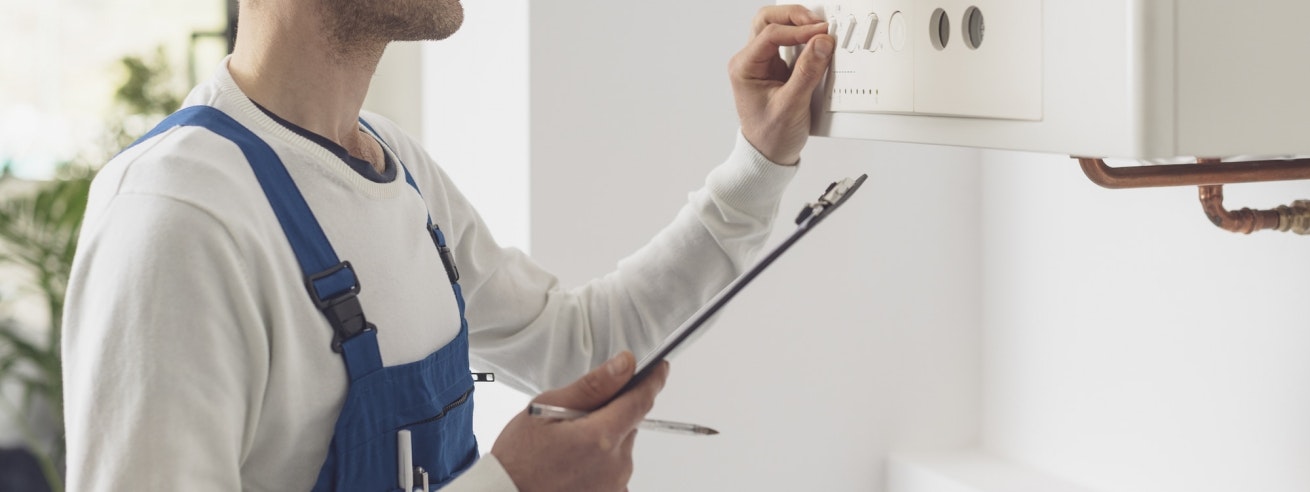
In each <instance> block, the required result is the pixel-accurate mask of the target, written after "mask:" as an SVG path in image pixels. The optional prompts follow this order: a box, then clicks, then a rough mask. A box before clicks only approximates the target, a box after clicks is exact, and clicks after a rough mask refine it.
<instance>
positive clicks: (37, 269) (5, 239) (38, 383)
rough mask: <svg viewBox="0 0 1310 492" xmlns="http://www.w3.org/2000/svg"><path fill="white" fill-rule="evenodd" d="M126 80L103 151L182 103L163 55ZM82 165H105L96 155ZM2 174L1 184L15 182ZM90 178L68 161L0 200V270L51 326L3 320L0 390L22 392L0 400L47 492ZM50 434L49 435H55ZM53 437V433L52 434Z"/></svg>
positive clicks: (60, 449) (59, 446)
mask: <svg viewBox="0 0 1310 492" xmlns="http://www.w3.org/2000/svg"><path fill="white" fill-rule="evenodd" d="M120 63H121V65H122V67H123V68H124V69H125V71H126V72H127V79H126V81H125V82H124V83H123V85H122V86H120V87H119V89H118V91H117V93H116V94H115V102H116V104H117V106H118V107H119V110H120V112H121V114H120V115H119V116H116V117H114V119H113V121H112V122H111V123H110V124H109V125H107V128H108V130H107V135H106V137H105V142H104V144H105V146H106V147H107V148H111V149H115V151H116V149H119V148H122V147H123V146H125V145H127V144H129V143H131V142H132V140H133V139H135V138H136V136H137V135H139V134H141V133H143V132H144V131H145V130H146V129H148V128H149V126H147V125H153V124H154V123H155V122H157V121H159V120H160V119H162V118H163V117H164V116H165V115H167V114H168V113H171V112H172V111H174V110H176V109H177V108H178V106H179V105H180V104H181V98H180V97H178V96H177V95H176V94H175V93H174V92H172V91H169V90H167V89H164V88H163V87H168V86H171V84H170V83H169V82H170V79H171V75H170V74H169V70H168V64H167V62H166V60H165V58H164V56H163V51H162V50H160V51H159V52H157V53H156V55H155V56H154V57H153V58H151V59H146V58H142V57H136V56H128V57H124V58H123V59H122V60H121V62H120ZM86 160H87V161H92V162H102V161H103V159H102V158H101V157H98V156H96V157H88V158H86ZM5 164H6V165H5V166H4V171H0V185H2V184H3V181H4V180H8V179H14V178H12V176H10V175H9V174H8V173H7V168H8V165H7V164H8V163H5ZM93 177H94V172H93V171H92V166H87V165H76V164H68V165H65V166H63V167H62V168H61V169H60V173H59V176H58V179H55V180H53V181H50V182H46V183H41V184H40V185H39V186H37V187H36V189H35V190H34V191H31V192H30V193H17V194H14V195H13V196H4V197H0V265H6V264H8V265H13V266H17V267H19V268H21V269H23V270H25V271H26V272H27V273H28V274H29V275H30V278H31V279H32V281H31V282H30V284H31V285H30V286H29V287H31V288H30V289H29V290H30V291H32V293H35V294H37V295H39V296H41V298H42V299H43V300H44V302H45V307H46V309H47V311H48V314H49V320H50V325H49V326H48V327H46V329H45V330H44V331H43V332H42V335H41V336H37V337H35V338H37V339H32V337H30V336H29V335H26V334H24V331H23V330H21V329H20V326H18V324H17V323H16V322H15V321H14V320H12V319H0V385H5V384H17V385H18V386H19V387H21V389H22V394H21V397H20V398H19V399H18V401H17V402H14V401H9V400H0V403H3V404H4V405H5V406H7V407H8V408H4V407H0V409H3V410H7V411H8V412H7V413H9V414H10V415H12V416H13V417H14V419H15V420H17V421H18V424H19V425H20V426H21V428H22V431H23V436H24V439H25V440H26V444H27V446H28V448H29V450H30V451H32V452H33V453H34V454H35V455H36V456H37V459H38V461H39V462H40V463H41V468H42V472H43V473H44V475H45V477H46V481H47V482H49V484H50V487H51V489H52V490H54V491H56V492H61V491H62V490H63V473H62V468H63V462H64V450H65V447H64V446H65V445H64V425H63V416H64V411H63V374H62V365H61V363H60V358H59V347H60V336H61V334H62V332H63V330H62V328H63V312H64V292H65V290H66V288H67V284H68V277H69V274H70V273H71V270H72V264H73V254H74V252H75V251H76V249H77V238H78V234H79V232H80V230H81V226H82V216H83V213H84V212H85V210H86V204H87V195H88V193H89V191H90V186H91V180H92V178H93ZM52 431H53V432H52ZM51 434H53V435H51Z"/></svg>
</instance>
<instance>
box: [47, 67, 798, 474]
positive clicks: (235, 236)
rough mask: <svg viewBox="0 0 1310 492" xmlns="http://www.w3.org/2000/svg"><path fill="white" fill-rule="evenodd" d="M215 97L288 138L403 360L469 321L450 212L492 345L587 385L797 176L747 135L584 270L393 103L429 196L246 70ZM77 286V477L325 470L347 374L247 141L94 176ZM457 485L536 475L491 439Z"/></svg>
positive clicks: (511, 359) (722, 279)
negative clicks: (453, 278)
mask: <svg viewBox="0 0 1310 492" xmlns="http://www.w3.org/2000/svg"><path fill="white" fill-rule="evenodd" d="M198 104H206V105H210V106H214V107H216V108H218V109H220V110H222V111H223V112H225V113H227V114H228V115H230V116H232V117H233V118H235V119H236V120H237V121H238V122H240V123H241V124H242V125H244V126H245V127H246V128H249V129H250V130H252V131H253V132H255V133H256V134H257V135H259V136H260V137H261V138H263V139H264V141H265V142H267V143H268V144H269V145H270V146H272V148H273V149H274V150H275V151H276V152H277V154H278V155H279V156H280V158H281V159H282V161H283V163H284V165H285V166H286V167H287V169H288V171H289V172H290V174H291V176H292V177H293V179H294V180H295V182H296V184H297V186H298V187H299V188H300V190H301V193H302V194H303V195H304V196H305V199H306V201H307V202H308V203H309V205H310V207H311V208H312V209H313V211H314V214H315V215H316V217H317V218H318V221H319V222H320V224H322V226H323V229H324V231H325V232H326V234H327V236H328V238H329V239H330V240H331V242H332V246H333V247H334V248H335V250H336V252H337V254H338V256H339V257H341V259H343V260H349V261H350V262H351V263H352V264H353V265H354V267H355V271H356V273H357V275H358V276H359V278H360V283H361V286H362V292H361V294H360V298H361V301H362V303H363V306H364V311H365V313H366V314H367V316H368V318H369V320H370V321H372V322H373V323H375V324H376V325H377V326H378V341H379V345H380V347H381V351H382V358H383V362H384V363H385V364H386V365H394V364H401V363H406V362H410V361H414V360H418V359H421V358H423V357H424V356H426V355H427V354H429V353H431V352H432V351H434V350H436V349H437V348H439V347H441V346H442V345H444V344H446V343H447V342H448V341H450V340H451V339H452V338H453V337H454V336H455V334H456V333H457V332H458V330H459V314H458V310H457V308H456V305H455V300H454V298H453V296H452V294H451V288H450V284H449V283H448V281H447V280H446V274H445V273H444V271H443V270H442V266H441V261H440V259H439V257H438V256H437V253H436V251H435V249H434V248H433V245H432V241H431V239H430V237H429V236H428V235H427V233H426V231H425V230H424V227H423V226H424V224H425V219H426V213H427V212H428V211H430V212H431V214H432V219H433V221H435V222H436V223H437V224H439V225H440V226H441V227H442V230H443V231H446V233H447V237H448V238H449V241H450V243H451V248H452V250H453V251H454V253H455V257H456V259H457V261H458V265H459V269H460V272H461V274H462V279H461V284H462V285H463V288H464V293H465V296H466V299H467V301H468V320H469V324H470V342H471V344H472V351H473V357H474V359H475V360H476V361H477V363H478V365H479V366H480V367H486V368H490V369H491V370H494V371H495V372H496V373H497V377H498V379H499V380H500V381H502V382H505V383H508V384H510V385H512V386H514V387H516V388H519V389H521V390H524V391H528V392H531V393H535V392H539V391H541V390H543V389H548V388H551V387H557V386H560V385H564V384H567V383H569V382H571V381H573V380H574V379H575V378H577V377H578V376H580V375H581V374H583V373H584V372H586V371H587V370H588V369H589V368H591V367H593V366H595V365H596V364H598V363H600V362H602V361H604V360H605V359H607V358H608V357H610V356H611V355H612V354H614V353H617V352H618V351H621V350H625V349H626V350H632V351H634V352H635V353H636V354H638V355H640V354H642V353H645V352H646V351H647V350H649V349H650V348H652V347H653V346H654V344H656V343H657V342H658V341H659V340H660V339H661V338H662V336H663V334H664V333H665V332H667V331H668V330H671V329H673V328H675V327H677V325H678V324H680V323H681V322H682V321H683V320H684V319H685V318H686V317H687V316H689V315H690V314H691V313H692V312H693V311H695V310H696V308H697V307H699V306H700V304H701V303H702V302H703V301H705V300H706V299H708V298H709V297H710V296H712V295H713V294H714V293H715V292H717V291H718V289H719V288H720V287H722V286H723V285H724V284H726V283H727V282H728V281H730V280H731V279H732V278H733V277H735V276H736V275H737V274H738V273H739V272H740V271H742V270H743V269H744V267H746V266H748V262H749V261H750V260H751V259H752V258H753V257H754V255H755V253H756V252H757V251H758V250H759V248H760V246H761V244H762V242H763V241H764V239H765V238H766V236H767V235H768V229H769V224H771V223H772V220H773V217H774V214H775V212H776V210H777V202H778V199H779V197H780V195H781V192H782V190H783V188H784V187H785V186H786V183H787V182H789V180H790V178H791V176H792V175H793V174H794V173H795V170H794V168H789V167H782V166H777V165H774V164H772V163H770V162H768V160H767V159H765V158H764V157H763V156H761V155H760V154H759V153H758V152H757V151H756V150H755V149H754V148H752V147H751V146H750V144H749V143H747V142H746V141H745V139H744V138H741V137H740V136H738V139H737V144H736V148H735V149H734V150H733V152H732V154H731V155H730V156H729V157H728V159H727V161H726V162H725V163H723V164H722V165H720V166H719V167H717V168H716V169H715V170H714V171H712V172H711V173H710V175H709V177H708V179H707V180H706V184H705V187H704V188H702V189H700V190H698V191H696V192H693V193H692V194H691V195H690V198H689V200H688V203H687V204H686V206H684V207H683V208H682V210H681V211H680V212H679V213H678V214H677V216H676V218H674V219H673V222H672V223H671V224H670V225H668V226H667V227H666V228H665V229H664V230H663V231H660V232H659V233H658V234H657V235H656V236H655V237H654V238H653V239H652V240H651V241H650V243H649V244H647V245H646V246H645V247H643V248H641V249H640V250H639V251H637V252H636V253H634V254H633V255H631V256H630V257H628V258H626V259H624V260H622V261H621V262H620V263H619V264H618V267H617V268H616V270H615V271H614V272H613V273H610V274H608V275H606V276H605V277H603V278H599V279H596V280H594V281H592V282H590V283H587V284H586V285H583V286H581V287H577V288H573V289H566V288H563V287H561V286H560V285H558V282H557V280H556V279H555V277H554V276H552V275H551V274H549V273H547V272H545V271H543V270H542V269H541V268H540V267H538V266H537V265H536V264H535V263H534V262H533V261H532V260H531V259H530V258H528V257H527V256H525V255H524V254H523V253H522V252H520V251H518V250H515V249H507V248H502V247H500V246H499V245H497V244H496V241H495V240H494V239H493V238H492V235H491V232H490V231H488V230H487V228H486V226H485V224H484V223H483V222H482V220H481V218H480V217H479V216H478V214H477V213H476V212H475V211H474V210H473V208H472V207H471V206H470V205H469V203H468V201H467V200H466V199H465V198H464V197H463V196H462V195H460V193H459V191H458V190H457V189H455V187H454V185H453V184H452V183H451V182H450V180H449V179H448V177H447V176H446V175H445V174H444V173H443V172H442V170H441V169H440V168H439V167H438V166H437V165H436V164H435V163H434V162H433V160H432V159H431V158H430V157H429V156H428V155H427V154H426V153H425V152H424V151H423V150H422V149H421V148H420V146H419V145H418V143H417V142H415V141H414V140H412V139H410V138H409V137H407V136H405V135H403V134H402V133H401V131H400V130H399V129H397V128H396V127H395V125H393V124H392V123H390V122H388V121H386V120H385V119H382V118H380V117H377V116H375V115H365V119H366V120H367V121H369V123H370V124H372V125H373V127H374V128H376V129H377V131H378V132H379V133H380V134H381V136H382V138H383V140H384V141H385V142H386V143H387V144H389V145H390V146H391V148H392V149H394V151H395V154H394V155H392V158H393V159H398V160H399V161H401V162H403V163H404V164H405V165H406V166H407V167H408V169H409V170H410V172H411V173H413V175H414V178H415V180H416V181H417V183H418V185H419V188H420V189H421V190H422V191H423V197H422V198H420V197H419V196H418V194H416V193H415V192H414V190H413V189H412V188H410V187H409V186H408V185H407V184H406V183H405V181H404V179H403V177H401V178H398V179H396V180H394V181H392V182H388V183H376V182H373V181H369V180H367V179H364V178H363V177H362V176H360V175H359V174H358V173H357V172H355V171H354V170H353V169H351V168H350V167H349V166H347V165H346V164H345V163H344V162H343V161H341V160H340V159H339V158H337V157H335V156H334V155H333V154H331V153H330V152H328V151H327V150H326V149H324V148H323V147H321V146H319V145H317V144H315V143H313V142H311V141H309V140H307V139H305V138H303V137H301V136H299V135H297V134H295V133H293V132H291V131H289V130H288V129H286V128H285V127H283V126H281V125H279V124H278V123H276V122H275V121H273V120H271V119H270V118H269V117H268V116H266V115H265V114H263V113H262V112H261V111H260V110H259V109H258V108H257V107H256V106H254V105H253V104H252V103H251V101H250V100H249V99H248V98H247V97H246V96H245V95H244V94H243V93H242V92H241V91H240V89H239V88H238V87H237V86H236V84H235V83H234V82H233V81H232V78H231V76H230V75H229V73H228V72H227V71H226V67H223V69H220V70H219V73H218V74H217V75H216V76H215V78H214V79H213V80H211V81H209V82H207V83H205V84H203V85H201V86H200V87H198V88H196V89H195V90H194V91H193V92H192V93H191V95H190V96H189V97H188V98H187V100H186V105H198ZM619 158H621V156H619ZM402 176H403V174H402ZM424 202H426V203H424ZM425 205H426V207H425ZM597 232H598V233H602V231H597ZM67 299H68V303H67V309H66V311H65V321H66V332H65V336H64V340H63V357H64V364H65V367H64V379H65V385H64V392H65V398H66V403H65V405H66V407H65V418H66V421H67V431H68V489H69V490H76V491H79V492H90V491H110V490H113V491H119V490H134V491H135V490H139V491H151V490H186V491H189V492H197V491H211V490H212V491H235V490H252V491H263V490H267V491H289V490H307V489H309V488H310V487H311V486H312V485H313V483H314V480H315V478H316V477H317V473H318V470H319V467H320V466H321V465H322V463H323V459H324V456H325V455H326V453H327V449H328V443H329V441H330V439H331V437H332V435H331V434H332V428H333V423H334V422H335V420H336V418H337V413H338V411H339V410H340V408H341V405H342V401H343V399H344V396H345V394H346V387H347V378H346V372H345V368H344V365H343V363H342V359H341V356H340V355H339V354H336V353H334V352H332V350H331V349H330V342H331V338H332V331H331V329H330V328H329V327H328V324H327V322H326V321H325V320H324V319H323V316H322V315H321V314H320V313H319V312H318V311H317V310H316V309H315V308H314V306H313V305H312V304H311V303H310V301H309V299H308V296H307V294H306V292H305V288H304V286H303V282H302V280H301V272H300V268H299V266H298V264H297V262H296V259H295V257H294V256H293V255H292V252H291V248H290V246H289V245H288V243H287V241H286V239H285V236H284V235H283V232H282V229H281V227H280V226H279V225H278V222H277V220H276V218H275V217H274V215H273V213H272V209H271V208H270V207H269V204H268V201H267V199H266V198H265V197H264V194H263V192H262V191H261V188H260V187H259V185H258V183H257V182H256V180H255V178H254V175H253V174H252V173H251V170H250V167H249V165H247V163H246V162H245V159H244V158H243V156H242V155H241V153H240V152H239V151H238V149H237V147H236V146H235V145H234V144H232V143H231V142H229V141H227V140H225V139H223V138H222V137H219V136H217V135H215V134H213V133H210V132H209V131H207V130H204V129H201V128H195V127H190V128H175V129H172V130H169V131H167V132H164V133H163V134H161V135H159V136H157V137H155V138H152V139H150V140H149V141H146V142H143V143H141V144H140V145H137V146H136V147H133V148H132V149H130V150H128V151H127V152H124V153H123V154H121V155H119V156H117V157H116V158H114V159H113V160H112V161H111V162H110V163H109V164H108V165H107V166H106V167H105V168H104V169H103V170H102V171H101V172H100V174H99V176H98V177H97V178H96V181H95V184H94V185H93V187H92V193H91V200H90V205H89V207H88V209H87V215H86V222H85V225H84V226H83V231H82V237H81V243H80V246H79V250H78V254H77V259H76V261H75V264H74V267H73V274H72V278H71V280H70V284H69V290H68V298H67ZM448 490H514V484H513V483H512V482H511V481H510V480H509V477H508V476H507V475H506V473H505V471H504V470H503V469H502V468H501V466H500V465H499V464H498V463H497V462H496V460H495V459H494V458H492V457H490V456H487V457H484V459H483V460H481V461H480V462H479V463H478V464H477V465H475V466H474V468H473V469H471V470H470V471H469V472H467V473H466V474H465V475H463V476H462V477H461V478H460V479H459V480H457V481H456V482H455V483H454V484H453V485H452V486H451V487H449V488H448Z"/></svg>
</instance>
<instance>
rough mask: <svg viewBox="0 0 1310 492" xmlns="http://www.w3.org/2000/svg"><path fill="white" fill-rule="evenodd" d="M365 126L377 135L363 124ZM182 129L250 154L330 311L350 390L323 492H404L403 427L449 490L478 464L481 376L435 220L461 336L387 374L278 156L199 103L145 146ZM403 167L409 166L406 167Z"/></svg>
mask: <svg viewBox="0 0 1310 492" xmlns="http://www.w3.org/2000/svg"><path fill="white" fill-rule="evenodd" d="M360 122H361V123H363V124H364V126H365V127H368V129H369V130H370V131H373V129H372V128H371V127H369V126H368V124H367V123H365V122H364V121H363V120H360ZM177 126H199V127H203V128H206V129H208V130H209V131H212V132H214V133H216V134H218V135H219V136H222V137H223V138H226V139H228V140H231V141H232V142H233V143H235V144H237V146H238V147H239V148H240V149H241V152H242V153H243V154H244V155H245V158H246V161H247V162H248V163H249V164H250V167H251V169H252V170H253V171H254V173H255V177H256V178H258V180H259V184H260V186H261V187H262V188H263V190H264V195H265V196H266V197H267V198H268V201H269V204H270V205H272V207H273V212H274V214H275V215H276V216H277V219H278V222H279V223H280V224H281V226H282V230H283V232H284V233H285V234H286V237H287V240H288V241H289V242H290V243H291V249H292V250H293V251H294V253H295V255H296V260H297V261H298V262H299V263H300V268H301V271H302V272H303V273H304V278H305V286H306V288H307V290H308V291H309V297H310V301H312V302H313V303H314V305H315V306H317V307H318V308H319V310H320V311H322V312H323V314H324V316H325V317H326V318H327V319H328V323H329V324H330V325H331V326H332V329H333V331H334V338H333V343H332V347H331V350H335V351H337V352H339V353H341V355H342V358H343V359H344V362H345V366H346V372H347V374H348V375H349V377H350V386H349V390H348V391H347V393H346V399H345V403H344V405H343V406H342V408H341V414H340V415H339V416H338V417H337V422H336V427H335V430H334V433H333V435H332V443H331V445H330V447H329V449H328V453H327V457H326V459H325V460H324V462H323V467H322V469H321V470H319V473H318V481H317V483H315V485H314V489H313V490H315V491H350V492H356V491H358V492H384V491H395V490H400V489H401V485H400V483H399V477H398V470H397V468H398V467H399V462H398V455H397V449H396V446H397V437H396V433H397V431H399V430H402V429H407V430H409V431H410V432H411V435H412V442H413V463H414V466H415V467H423V469H424V470H425V471H426V472H427V473H428V476H429V478H430V483H431V484H433V485H434V486H435V487H437V488H439V487H441V486H442V485H445V484H446V483H449V482H450V481H451V480H453V479H454V478H455V477H456V476H458V475H459V474H460V473H461V472H463V471H464V470H467V469H468V468H469V467H470V466H472V465H473V463H474V462H475V461H477V459H478V446H477V440H476V439H475V438H474V437H473V400H472V396H473V378H472V377H470V375H469V361H468V321H467V320H466V319H465V318H464V296H463V293H462V292H461V290H460V286H459V282H458V280H459V272H458V270H457V269H456V268H455V263H454V260H453V258H452V257H451V254H450V250H449V249H448V248H447V246H446V238H445V235H444V234H443V233H442V232H441V229H440V228H438V227H437V226H436V225H434V224H433V223H432V217H431V214H429V215H428V223H427V232H428V233H429V234H430V235H431V236H432V241H433V243H434V245H435V246H436V248H437V251H438V253H439V254H440V256H441V260H442V264H443V266H444V267H445V269H446V273H447V276H448V277H449V279H450V284H451V288H452V289H453V291H454V294H455V301H456V303H457V304H458V305H459V317H460V330H459V335H458V336H456V337H455V339H454V340H452V341H451V342H450V343H448V344H446V346H444V347H442V348H441V349H439V350H437V351H436V352H433V353H432V354H431V355H428V356H427V357H425V358H424V359H422V360H419V361H417V362H412V363H408V364H403V365H399V366H393V367H383V366H382V355H381V353H380V352H379V351H378V341H377V329H376V327H374V326H373V325H372V324H371V323H369V322H368V321H367V320H366V319H365V318H364V313H363V310H362V308H361V306H360V303H359V299H358V297H357V294H358V293H359V281H358V279H356V277H355V272H354V270H353V269H352V267H351V266H350V263H349V262H343V261H339V259H338V258H337V255H336V252H335V251H333V249H332V244H331V243H329V242H328V239H327V236H326V235H324V233H323V229H322V228H321V227H320V226H319V224H318V221H317V220H316V219H315V218H314V214H313V212H311V211H310V209H309V205H308V204H307V203H306V202H305V199H304V196H303V195H301V194H300V190H299V188H297V187H296V184H295V182H294V181H292V179H291V175H290V174H289V173H288V172H287V170H286V167H284V166H283V164H282V160H281V159H279V158H278V156H277V154H276V153H275V152H274V151H273V149H272V148H271V147H269V146H268V144H267V143H265V142H264V141H263V140H261V139H260V138H259V137H258V136H256V135H255V134H254V133H253V132H251V131H250V130H248V129H246V128H245V127H243V126H241V124H240V123H238V122H237V121H236V120H234V119H232V118H231V117H230V116H228V115H226V114H224V113H223V112H222V111H219V110H217V109H215V108H213V107H209V106H191V107H187V108H184V109H182V110H180V111H178V112H177V113H174V114H173V115H171V116H169V117H168V118H167V119H165V120H164V121H163V122H162V123H160V124H159V126H157V127H156V128H155V129H153V130H151V131H150V133H148V134H146V136H144V137H141V139H140V140H138V142H141V141H144V140H146V139H148V138H150V137H153V136H155V135H157V134H159V133H162V132H163V131H166V130H168V129H170V128H173V127H177ZM374 135H375V136H376V135H377V133H376V132H374ZM378 140H379V141H381V140H382V139H381V138H380V137H379V138H378ZM133 145H135V144H133ZM397 165H398V166H400V167H401V169H404V164H403V163H399V162H397ZM404 172H405V181H406V182H408V183H409V185H410V186H411V187H413V188H414V191H415V192H419V189H418V185H417V184H415V182H414V178H413V177H412V176H411V175H410V174H409V170H408V169H404ZM419 193H420V195H421V194H422V193H421V192H419ZM416 227H417V225H416ZM323 349H324V350H328V349H329V348H328V347H324V348H323ZM415 483H419V481H418V480H416V481H415ZM404 492H410V491H404Z"/></svg>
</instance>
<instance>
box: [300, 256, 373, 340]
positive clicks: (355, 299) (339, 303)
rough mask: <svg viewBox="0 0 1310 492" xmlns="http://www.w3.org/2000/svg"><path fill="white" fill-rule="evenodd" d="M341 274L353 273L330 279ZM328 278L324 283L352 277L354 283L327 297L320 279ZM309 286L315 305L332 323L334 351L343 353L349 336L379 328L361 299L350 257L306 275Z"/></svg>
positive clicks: (306, 284)
mask: <svg viewBox="0 0 1310 492" xmlns="http://www.w3.org/2000/svg"><path fill="white" fill-rule="evenodd" d="M338 275H348V276H349V277H348V278H347V277H339V278H336V279H330V278H331V277H334V276H338ZM324 280H327V282H323V283H336V284H344V282H345V281H346V280H348V281H349V282H350V284H349V287H347V288H346V289H345V290H341V291H340V292H337V293H335V294H332V295H331V296H328V297H324V296H323V294H322V293H320V291H319V283H320V281H324ZM305 287H306V288H308V289H309V296H310V299H311V300H313V301H314V305H315V306H316V307H318V310H319V311H321V312H322V313H323V316H324V317H325V318H327V321H328V324H329V325H331V326H332V333H333V335H332V351H333V352H337V353H341V350H342V348H341V344H342V343H344V342H345V341H346V340H349V339H351V338H353V337H355V336H356V335H359V334H360V333H363V332H365V331H368V330H377V327H376V326H374V325H373V323H369V322H368V320H367V319H365V318H364V307H363V305H361V304H360V303H359V290H360V287H359V278H358V277H356V276H355V269H354V267H352V266H351V265H350V262H349V261H343V262H341V263H338V264H336V265H335V266H333V267H332V268H329V269H327V270H324V271H322V272H318V273H315V274H313V275H310V276H308V277H306V278H305Z"/></svg>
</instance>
